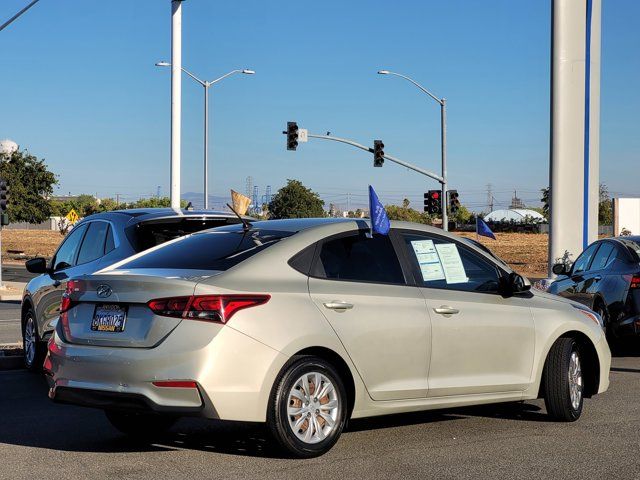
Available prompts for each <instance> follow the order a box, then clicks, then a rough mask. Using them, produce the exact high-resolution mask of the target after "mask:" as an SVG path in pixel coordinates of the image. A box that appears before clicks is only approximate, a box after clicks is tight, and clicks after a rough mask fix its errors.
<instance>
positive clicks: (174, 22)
mask: <svg viewBox="0 0 640 480" xmlns="http://www.w3.org/2000/svg"><path fill="white" fill-rule="evenodd" d="M181 69H182V1H181V0H171V170H170V171H171V175H170V185H169V186H170V192H171V193H170V198H171V208H173V209H174V210H176V211H179V210H180V143H181V132H180V129H181V126H182V125H181V122H182V75H180V70H181Z"/></svg>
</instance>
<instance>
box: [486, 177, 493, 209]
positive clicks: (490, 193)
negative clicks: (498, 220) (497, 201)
mask: <svg viewBox="0 0 640 480" xmlns="http://www.w3.org/2000/svg"><path fill="white" fill-rule="evenodd" d="M487 205H488V206H489V213H491V212H493V190H492V185H491V184H490V183H488V184H487Z"/></svg>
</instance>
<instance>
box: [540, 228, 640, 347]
mask: <svg viewBox="0 0 640 480" xmlns="http://www.w3.org/2000/svg"><path fill="white" fill-rule="evenodd" d="M553 272H554V273H555V274H557V275H560V276H559V277H558V279H557V280H556V281H555V282H553V283H552V284H551V286H550V287H549V292H550V293H555V294H558V295H561V296H563V297H567V298H570V299H572V300H576V301H577V302H580V303H582V304H584V305H586V306H588V307H590V308H591V309H592V310H594V311H595V312H597V313H599V314H600V316H601V317H602V319H603V321H604V324H605V327H606V329H607V336H608V337H609V341H610V343H611V341H614V342H615V340H618V339H621V338H623V337H628V336H638V335H640V236H635V237H616V238H607V239H603V240H598V241H597V242H594V243H592V244H591V245H589V247H587V249H586V250H585V251H584V252H582V253H581V254H580V256H579V257H578V258H577V260H576V261H575V262H574V263H573V265H571V266H569V265H564V264H557V265H554V267H553Z"/></svg>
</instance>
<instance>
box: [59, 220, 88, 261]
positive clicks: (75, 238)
mask: <svg viewBox="0 0 640 480" xmlns="http://www.w3.org/2000/svg"><path fill="white" fill-rule="evenodd" d="M86 230H87V224H86V223H85V224H83V225H80V226H78V227H75V228H74V229H73V230H71V232H70V233H69V234H68V235H67V238H65V239H64V241H63V242H62V245H60V248H58V251H57V252H56V255H55V257H54V258H53V269H54V270H64V269H65V268H69V267H72V266H74V265H75V259H76V254H77V253H78V249H79V248H80V242H81V241H82V237H83V236H84V232H85V231H86Z"/></svg>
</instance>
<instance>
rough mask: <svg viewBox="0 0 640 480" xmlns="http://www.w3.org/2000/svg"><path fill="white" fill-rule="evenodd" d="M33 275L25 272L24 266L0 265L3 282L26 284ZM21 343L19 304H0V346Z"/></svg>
mask: <svg viewBox="0 0 640 480" xmlns="http://www.w3.org/2000/svg"><path fill="white" fill-rule="evenodd" d="M34 276H35V274H33V273H29V272H27V270H26V269H25V268H24V265H6V264H5V265H2V281H3V282H22V283H27V282H28V281H29V280H31V279H32V278H33V277H34ZM21 341H22V333H21V332H20V302H19V301H10V302H0V345H3V344H7V343H18V342H21Z"/></svg>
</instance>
